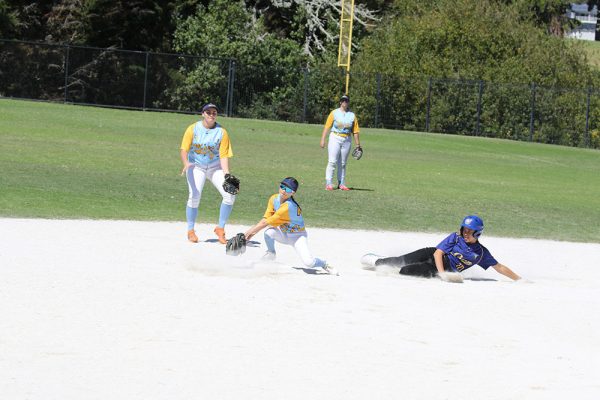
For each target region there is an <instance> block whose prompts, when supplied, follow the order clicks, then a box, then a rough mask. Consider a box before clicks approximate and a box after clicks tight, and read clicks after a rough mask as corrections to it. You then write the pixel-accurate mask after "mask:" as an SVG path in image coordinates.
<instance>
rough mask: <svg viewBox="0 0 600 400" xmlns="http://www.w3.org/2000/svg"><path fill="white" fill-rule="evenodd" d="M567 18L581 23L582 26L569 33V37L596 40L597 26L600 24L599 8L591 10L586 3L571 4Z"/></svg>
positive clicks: (595, 7)
mask: <svg viewBox="0 0 600 400" xmlns="http://www.w3.org/2000/svg"><path fill="white" fill-rule="evenodd" d="M567 18H570V19H575V20H577V21H579V23H580V25H579V26H577V27H576V28H574V29H573V30H572V31H570V32H569V33H567V36H568V37H572V38H576V39H581V40H596V24H597V22H598V7H597V6H594V8H592V9H591V10H590V9H589V8H588V5H587V4H586V3H582V4H577V3H571V6H570V7H569V9H568V10H567ZM599 39H600V38H599Z"/></svg>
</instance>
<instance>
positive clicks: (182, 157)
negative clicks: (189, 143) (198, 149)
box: [179, 149, 188, 167]
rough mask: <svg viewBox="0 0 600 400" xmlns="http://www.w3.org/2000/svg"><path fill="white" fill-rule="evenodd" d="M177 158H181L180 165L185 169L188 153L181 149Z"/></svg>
mask: <svg viewBox="0 0 600 400" xmlns="http://www.w3.org/2000/svg"><path fill="white" fill-rule="evenodd" d="M179 156H180V157H181V163H182V164H183V166H184V167H185V166H186V165H187V162H188V152H187V151H186V150H183V149H181V150H179Z"/></svg>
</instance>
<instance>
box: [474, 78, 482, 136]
mask: <svg viewBox="0 0 600 400" xmlns="http://www.w3.org/2000/svg"><path fill="white" fill-rule="evenodd" d="M482 97H483V81H479V96H478V97H477V128H475V129H476V132H475V136H479V135H480V134H481V99H482Z"/></svg>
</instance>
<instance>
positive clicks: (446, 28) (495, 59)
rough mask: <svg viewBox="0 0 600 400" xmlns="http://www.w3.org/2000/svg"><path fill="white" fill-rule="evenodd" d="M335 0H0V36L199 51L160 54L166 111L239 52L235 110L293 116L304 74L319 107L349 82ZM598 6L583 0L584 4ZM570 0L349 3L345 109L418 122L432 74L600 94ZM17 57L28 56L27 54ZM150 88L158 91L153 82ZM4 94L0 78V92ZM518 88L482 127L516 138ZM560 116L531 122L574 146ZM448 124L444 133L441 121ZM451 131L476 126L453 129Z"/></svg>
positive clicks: (451, 101)
mask: <svg viewBox="0 0 600 400" xmlns="http://www.w3.org/2000/svg"><path fill="white" fill-rule="evenodd" d="M340 3H341V2H340V0H285V1H284V0H175V1H151V0H131V1H109V0H60V1H12V0H0V38H4V39H19V40H32V41H39V42H45V43H53V44H70V45H85V46H92V47H99V48H112V49H128V50H138V51H152V52H164V53H182V54H189V55H193V56H198V57H202V58H204V59H205V61H199V60H200V59H198V61H197V62H194V63H186V64H185V65H183V64H182V63H179V64H174V65H169V63H167V62H165V63H163V64H162V65H160V67H156V68H155V69H156V70H157V71H158V72H160V74H157V78H156V79H158V80H160V79H167V78H165V77H168V78H169V79H172V80H173V82H175V83H176V84H170V85H166V84H165V86H164V87H165V89H161V90H162V92H161V93H160V96H158V95H157V98H160V100H156V102H157V106H161V104H163V105H165V104H167V105H169V107H173V108H186V107H189V106H191V105H192V104H190V102H192V103H193V102H200V101H203V100H204V99H208V98H209V97H210V96H214V94H213V93H214V92H215V91H217V90H220V91H222V90H223V82H221V83H220V84H219V85H218V87H216V86H214V85H213V84H212V83H211V82H213V81H214V80H215V77H216V76H223V75H224V74H226V73H227V72H226V69H227V68H229V67H227V68H226V67H224V66H223V64H218V63H215V61H214V60H213V61H210V60H211V58H218V59H233V60H235V63H236V66H237V67H236V68H237V70H236V73H237V75H236V79H238V81H237V84H238V85H239V86H240V87H246V88H247V89H248V90H250V89H252V91H253V92H254V93H248V96H250V97H251V100H249V101H247V102H245V103H244V104H240V107H239V109H238V111H239V114H240V115H243V116H249V117H264V118H278V119H293V116H290V108H292V107H294V104H297V103H296V101H297V98H298V96H299V92H301V91H302V90H304V89H305V88H303V87H302V85H306V82H307V81H306V80H305V79H304V80H303V79H300V76H301V74H302V72H301V71H307V72H308V73H310V77H311V78H310V80H309V81H308V82H309V83H308V84H309V85H310V90H311V93H312V97H313V98H314V99H317V98H320V99H322V100H320V101H316V100H315V101H313V102H311V104H310V107H311V108H313V109H314V111H313V112H314V113H317V114H318V113H322V114H325V113H326V111H327V109H328V108H331V106H332V105H334V104H335V100H336V98H337V97H338V96H339V95H340V94H341V93H342V92H343V90H344V86H343V84H342V82H343V79H340V70H339V68H337V67H336V65H337V50H338V41H337V39H338V34H339V13H340ZM596 3H597V2H595V1H589V2H588V4H589V5H590V7H591V6H593V5H594V4H596ZM569 4H570V3H569V2H565V1H559V0H356V11H355V24H354V32H353V39H354V40H353V49H352V69H351V71H352V76H353V79H352V81H351V82H352V84H351V87H350V92H351V95H352V96H353V106H354V107H355V109H356V110H357V111H358V112H362V113H364V114H365V118H363V119H364V120H365V122H367V123H368V124H371V125H377V123H378V121H376V120H374V118H373V115H374V113H373V109H374V107H376V106H377V105H380V104H381V102H382V101H383V100H385V101H387V102H388V103H389V104H387V105H386V107H387V108H386V112H387V113H388V114H390V115H394V119H396V120H399V121H400V122H401V123H400V125H401V126H404V127H408V128H410V127H411V126H412V127H414V128H415V129H422V128H421V126H423V124H424V123H425V121H424V118H426V117H425V116H424V114H423V111H422V110H423V109H424V107H426V104H425V103H426V102H427V101H431V98H429V99H428V96H427V90H426V88H425V86H426V82H427V81H428V79H431V78H433V79H434V80H436V82H440V80H444V79H445V80H455V81H460V82H485V83H486V85H485V86H484V89H483V90H485V89H487V88H491V87H504V86H498V85H520V86H526V87H530V86H531V85H532V84H535V85H537V87H541V88H557V90H558V89H560V90H563V89H569V90H590V88H592V90H594V91H595V88H599V87H600V85H599V80H600V75H599V73H598V71H596V70H594V69H592V68H591V67H590V66H589V64H588V62H587V60H586V56H585V53H584V51H583V50H582V47H581V45H580V44H579V43H578V42H577V41H575V40H568V39H566V38H565V37H564V35H565V33H566V32H568V30H569V29H572V28H573V22H572V21H569V20H568V19H566V17H565V11H566V9H567V7H568V6H569ZM11 51H12V50H11ZM3 53H5V54H4V56H0V58H4V61H5V62H1V61H0V68H1V69H0V83H1V82H2V81H8V75H10V74H9V73H8V72H7V68H8V67H2V66H6V65H9V64H8V63H9V60H8V55H7V51H4V50H3ZM14 56H15V55H14V54H13V53H11V54H10V57H11V58H14ZM22 56H23V57H28V56H31V55H30V54H27V51H25V53H24V54H22ZM97 56H98V57H100V59H101V58H102V57H104V59H105V65H107V66H108V65H111V67H110V68H112V70H111V71H110V75H112V76H114V77H119V76H121V77H122V78H123V77H125V76H128V75H127V74H132V73H134V72H132V71H131V70H132V69H133V68H132V67H131V66H129V67H127V66H125V64H124V63H122V64H123V65H124V66H123V67H122V68H123V69H122V70H120V69H119V66H118V65H116V64H119V63H114V62H113V63H109V62H108V61H106V59H107V58H109V55H107V54H98V55H97ZM98 63H101V61H96V62H95V64H98ZM81 64H82V65H83V64H85V65H84V67H85V68H84V67H82V68H83V70H78V71H72V72H73V73H74V74H75V73H77V74H78V75H77V76H74V77H73V80H72V81H70V83H69V84H70V85H71V86H72V87H71V89H72V90H73V93H76V91H80V92H83V91H85V90H87V91H88V93H89V91H90V90H92V89H93V85H92V84H90V80H91V79H92V78H93V76H94V74H95V73H94V72H93V71H91V69H90V68H91V66H92V64H94V63H92V62H87V63H85V62H82V63H81ZM112 64H115V66H113V65H112ZM86 68H87V69H86ZM106 68H108V67H106ZM3 75H4V77H3ZM159 75H160V76H163V77H162V78H161V77H160V76H159ZM225 76H226V75H225ZM11 79H12V78H11ZM223 79H224V78H222V79H221V80H223ZM76 82H77V84H75V83H76ZM261 82H262V83H263V85H262V86H261V85H260V83H261ZM155 84H156V85H157V87H158V85H159V83H155ZM77 85H79V86H77ZM378 85H379V86H378ZM424 85H425V86H424ZM494 85H496V86H494ZM213 86H214V87H213ZM479 86H481V85H479ZM479 86H478V87H479ZM161 87H162V86H161ZM506 87H508V86H506ZM86 88H87V89H86ZM460 88H463V86H460ZM430 89H431V88H430ZM434 89H435V88H434ZM2 90H3V88H2V87H0V94H2ZM460 90H462V89H459V86H456V87H453V86H451V85H450V86H447V87H445V88H444V90H443V92H444V96H442V97H439V96H438V97H437V100H436V101H441V102H442V103H443V104H437V107H430V108H429V109H428V111H429V112H432V113H433V115H428V116H427V118H430V119H431V120H433V121H438V120H439V121H441V120H444V119H448V120H452V119H453V118H454V119H456V118H457V116H460V114H461V113H465V112H472V111H471V110H473V107H472V106H473V105H472V104H470V105H468V107H467V108H468V110H467V111H465V108H464V107H465V105H464V104H463V103H464V102H458V103H457V101H456V100H457V99H461V98H464V96H462V95H461V94H460ZM526 92H527V94H524V95H523V96H521V95H519V96H516V95H514V94H511V91H510V90H508V89H506V90H504V91H500V92H499V93H497V94H496V96H495V97H494V98H493V99H492V97H489V98H488V99H487V100H486V102H481V103H482V104H483V105H484V107H485V109H484V110H483V111H481V112H480V114H485V117H486V118H487V121H489V123H488V126H493V129H491V130H490V132H492V131H493V132H498V134H495V135H496V136H500V137H511V138H514V137H515V135H513V134H511V133H510V132H512V131H514V129H515V122H514V117H512V116H508V117H507V115H506V109H507V108H508V109H510V108H511V107H513V108H514V107H517V106H516V105H515V103H517V104H522V105H523V107H521V108H519V110H518V111H516V112H515V114H516V115H518V117H517V118H518V119H519V120H520V121H522V120H523V119H524V117H525V116H524V115H522V114H527V113H528V112H530V111H531V104H530V103H531V93H529V91H528V90H527V91H526ZM429 93H431V92H429ZM440 93H441V91H440ZM594 93H595V92H593V94H594ZM484 94H488V92H485V93H484ZM124 95H125V94H124ZM480 97H481V96H480ZM484 98H485V97H484ZM553 98H555V100H556V104H557V105H556V107H557V108H560V110H561V113H560V115H565V116H568V115H570V114H572V115H574V114H577V113H579V114H580V113H581V101H579V100H578V101H577V102H576V103H577V104H573V102H572V101H571V100H570V98H569V96H567V95H565V96H561V95H556V96H553ZM292 99H293V100H292ZM440 99H441V100H440ZM594 99H595V97H593V96H592V100H594ZM525 105H527V107H525ZM193 106H196V104H193ZM519 107H520V106H519ZM321 108H322V110H321ZM319 110H320V111H319ZM548 114H552V112H550V113H548ZM415 119H418V121H417V120H415ZM525 120H528V119H527V118H525ZM554 120H556V121H553V120H552V119H551V118H545V119H544V120H543V121H542V120H540V122H539V124H540V125H541V124H542V123H543V124H544V125H545V129H550V127H548V125H549V124H552V125H553V126H554V127H553V130H554V131H557V132H559V133H554V134H553V135H559V136H561V135H564V136H565V137H564V138H563V139H564V140H563V139H561V140H558V141H557V142H560V143H565V144H570V145H581V143H582V141H581V137H580V138H579V139H578V140H571V139H568V138H567V137H568V136H569V135H571V136H572V135H573V133H572V132H571V133H568V134H567V133H566V132H567V131H573V130H574V129H584V128H582V126H581V123H578V124H577V128H572V127H570V126H569V127H565V126H564V125H565V124H564V122H561V121H558V119H557V118H554ZM586 123H587V124H588V125H589V126H590V127H591V128H589V129H590V130H591V131H593V130H594V129H595V128H596V127H599V126H600V122H599V121H597V120H596V116H595V115H593V113H592V114H590V121H586ZM442 125H443V124H442ZM442 125H440V128H439V129H442V130H445V129H446V128H444V127H443V126H442ZM436 126H437V125H436ZM436 129H437V128H436ZM586 129H587V127H586ZM447 131H452V130H447ZM562 131H565V132H564V133H561V132H562ZM455 133H461V134H470V131H469V130H468V129H467V130H465V131H464V132H463V131H461V130H460V129H458V130H455ZM592 133H593V132H592ZM542 141H545V139H543V140H542Z"/></svg>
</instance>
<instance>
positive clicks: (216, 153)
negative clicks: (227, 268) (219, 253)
mask: <svg viewBox="0 0 600 400" xmlns="http://www.w3.org/2000/svg"><path fill="white" fill-rule="evenodd" d="M217 114H218V110H217V106H215V105H214V104H211V103H209V104H206V105H205V106H204V107H202V116H203V119H202V121H198V122H196V123H194V124H192V125H190V126H189V127H188V128H187V130H186V131H185V133H184V134H183V140H182V141H181V150H180V155H181V162H182V163H183V170H182V171H181V173H182V175H183V174H184V173H185V174H186V176H187V183H188V189H189V197H188V201H187V207H186V218H187V224H188V240H189V241H191V242H194V243H195V242H198V236H197V235H196V232H195V231H194V224H195V223H196V217H197V216H198V206H199V205H200V197H201V196H202V189H203V188H204V183H205V182H206V179H209V180H210V181H211V182H212V184H213V185H214V186H215V188H217V190H218V191H219V193H221V196H222V197H223V200H222V202H221V210H220V212H219V224H218V225H217V226H216V227H215V230H214V232H215V234H216V235H217V238H218V240H219V242H220V243H223V244H225V243H227V239H226V238H225V224H226V223H227V220H228V219H229V215H230V214H231V210H232V209H233V203H234V202H235V196H234V195H232V194H229V193H227V192H226V191H225V190H224V189H223V182H224V181H225V174H228V173H229V158H231V157H233V151H232V149H231V143H230V141H229V134H228V133H227V130H225V128H223V127H222V126H221V125H219V124H218V123H217Z"/></svg>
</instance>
